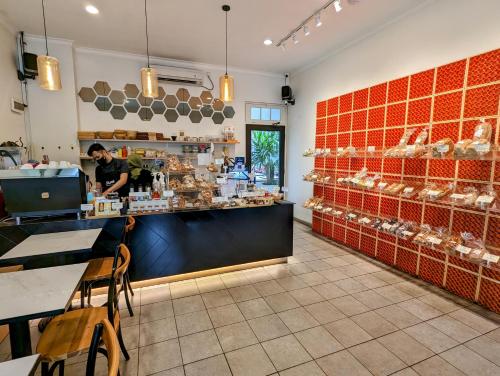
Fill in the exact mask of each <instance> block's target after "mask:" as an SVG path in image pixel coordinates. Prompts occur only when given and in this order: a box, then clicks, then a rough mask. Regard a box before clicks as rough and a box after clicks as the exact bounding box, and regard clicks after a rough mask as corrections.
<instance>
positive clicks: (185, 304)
mask: <svg viewBox="0 0 500 376" xmlns="http://www.w3.org/2000/svg"><path fill="white" fill-rule="evenodd" d="M172 304H173V305H174V313H175V314H176V315H183V314H185V313H190V312H196V311H203V310H205V304H203V300H202V299H201V295H193V296H187V297H185V298H179V299H174V300H172Z"/></svg>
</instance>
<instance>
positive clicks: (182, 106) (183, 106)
mask: <svg viewBox="0 0 500 376" xmlns="http://www.w3.org/2000/svg"><path fill="white" fill-rule="evenodd" d="M189 111H191V109H190V108H189V105H188V104H187V103H184V102H181V103H179V104H178V105H177V112H178V113H179V115H181V116H187V115H189Z"/></svg>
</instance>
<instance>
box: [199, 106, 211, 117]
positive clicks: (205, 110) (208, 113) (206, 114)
mask: <svg viewBox="0 0 500 376" xmlns="http://www.w3.org/2000/svg"><path fill="white" fill-rule="evenodd" d="M213 113H214V110H213V108H212V106H209V105H207V104H206V105H204V106H203V107H202V108H201V114H202V115H203V116H204V117H211V116H212V115H213Z"/></svg>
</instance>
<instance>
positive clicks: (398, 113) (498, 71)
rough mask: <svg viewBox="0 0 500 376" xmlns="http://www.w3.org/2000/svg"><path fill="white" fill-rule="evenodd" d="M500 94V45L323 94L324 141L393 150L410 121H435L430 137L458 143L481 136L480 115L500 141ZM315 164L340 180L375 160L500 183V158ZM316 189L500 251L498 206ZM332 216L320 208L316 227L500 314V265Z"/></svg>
mask: <svg viewBox="0 0 500 376" xmlns="http://www.w3.org/2000/svg"><path fill="white" fill-rule="evenodd" d="M499 97H500V49H498V50H495V51H491V52H487V53H484V54H481V55H478V56H474V57H471V58H469V59H464V60H460V61H457V62H452V63H450V64H446V65H443V66H440V67H436V68H434V69H429V70H426V71H424V72H417V73H415V74H412V75H410V76H408V77H401V78H396V79H394V80H391V81H389V82H384V83H380V84H378V85H374V86H372V87H370V88H360V89H359V90H356V91H354V92H353V93H345V94H343V95H340V96H338V97H334V98H330V99H328V100H324V101H321V102H318V103H317V122H316V147H328V148H331V149H335V148H337V147H343V148H346V147H348V146H354V147H356V148H363V147H368V146H374V147H376V148H387V147H391V146H394V145H396V144H398V142H399V140H400V138H401V136H402V135H403V133H404V132H405V129H408V128H418V129H422V128H423V127H424V126H428V127H429V142H430V143H434V142H436V141H438V140H441V139H444V138H448V137H449V138H451V139H452V140H453V141H454V142H458V141H459V140H462V139H466V138H472V136H473V132H474V127H475V126H476V124H477V122H478V120H479V118H480V117H485V118H486V120H487V121H489V122H490V123H491V124H492V125H493V133H492V136H491V142H493V143H495V144H498V142H499V139H498V138H499V134H500V131H499V130H498V129H497V124H498V119H499V118H500V109H499ZM416 134H417V132H415V133H414V135H413V136H412V139H411V142H413V141H414V139H415V137H416ZM315 166H316V168H327V170H328V173H329V174H331V176H332V177H333V183H334V182H335V180H336V177H341V176H346V175H347V174H352V173H354V172H357V171H359V170H360V169H361V168H362V167H364V166H366V167H367V168H368V169H369V171H370V172H371V173H379V174H380V173H381V174H383V176H384V177H386V178H391V179H396V180H398V179H402V180H403V181H406V180H412V181H419V182H421V183H426V182H436V183H447V182H453V183H456V184H458V185H472V186H474V187H476V188H478V189H484V188H485V187H486V186H488V185H492V184H493V185H494V186H495V187H497V189H498V190H500V161H497V162H492V161H470V160H469V161H467V160H461V161H454V160H436V159H430V160H429V159H406V160H402V159H391V158H385V159H382V158H352V159H350V158H326V161H325V159H324V158H316V162H315ZM315 193H318V194H320V195H323V197H325V198H328V200H330V201H333V202H334V203H335V204H336V205H338V206H342V207H345V206H347V205H349V206H350V207H353V208H359V209H360V210H362V211H364V212H367V213H371V214H373V215H381V216H387V217H394V218H396V217H397V218H400V219H404V220H411V221H414V222H416V223H417V224H423V223H428V224H430V225H432V226H435V227H445V228H448V229H449V230H450V231H452V232H453V233H456V234H457V233H461V232H472V233H473V234H474V235H475V236H477V237H479V238H482V239H483V241H484V242H485V244H486V246H487V247H488V248H489V249H493V250H496V251H498V252H500V216H499V215H498V213H494V212H484V211H482V212H480V211H478V210H475V209H473V208H470V209H468V210H464V209H463V208H459V207H457V208H454V207H450V206H449V205H446V204H444V205H443V204H435V203H432V202H422V201H418V200H416V199H415V198H409V199H402V198H400V197H393V198H391V197H388V196H386V195H383V194H380V193H377V192H373V191H372V192H363V191H361V190H359V189H356V188H347V187H345V186H338V185H337V186H336V187H335V188H328V189H325V190H320V189H319V188H315ZM331 221H332V218H331V217H328V216H323V217H321V216H320V215H319V214H318V215H314V217H313V229H314V231H316V232H318V233H320V234H323V235H324V236H326V237H329V238H332V239H334V240H336V241H337V242H339V243H343V244H347V245H348V246H350V247H351V248H353V249H358V250H359V251H360V252H363V253H365V254H367V255H369V256H371V257H375V258H377V259H379V260H381V261H383V262H385V263H387V264H389V265H393V266H394V267H397V268H399V269H401V270H403V271H405V272H407V273H410V274H415V275H418V276H419V277H420V278H422V279H424V280H427V281H430V282H431V283H434V284H436V285H438V286H441V287H444V288H446V289H448V290H449V291H451V292H453V293H455V294H457V295H460V296H463V297H465V298H467V299H471V300H475V301H477V302H478V303H480V304H482V305H484V306H486V307H488V308H489V309H491V310H493V311H496V312H499V313H500V271H497V272H495V271H493V270H492V269H487V268H484V267H482V266H479V265H477V264H472V263H470V262H469V261H467V260H465V259H461V258H459V257H452V256H447V255H446V254H445V253H443V252H442V251H440V250H433V249H430V248H426V247H421V246H418V245H416V244H414V243H412V242H411V241H406V240H402V239H396V238H395V237H394V236H392V235H391V234H387V233H383V232H380V231H377V230H375V229H372V228H367V227H360V226H359V225H357V224H356V223H353V222H349V223H346V221H345V220H343V219H341V218H333V223H332V222H331Z"/></svg>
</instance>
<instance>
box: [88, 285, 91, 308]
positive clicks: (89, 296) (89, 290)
mask: <svg viewBox="0 0 500 376" xmlns="http://www.w3.org/2000/svg"><path fill="white" fill-rule="evenodd" d="M90 298H92V283H89V285H88V289H87V304H88V306H89V307H90Z"/></svg>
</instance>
